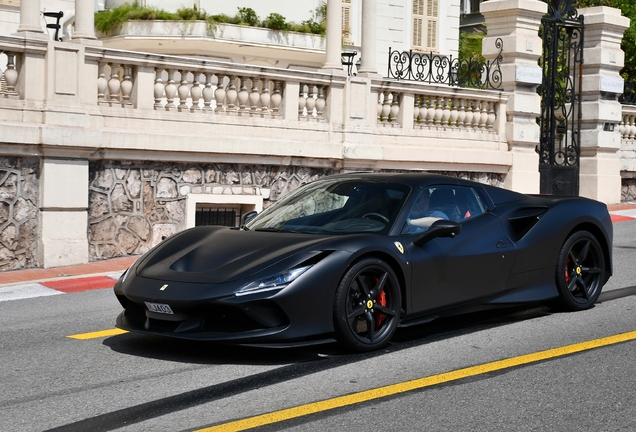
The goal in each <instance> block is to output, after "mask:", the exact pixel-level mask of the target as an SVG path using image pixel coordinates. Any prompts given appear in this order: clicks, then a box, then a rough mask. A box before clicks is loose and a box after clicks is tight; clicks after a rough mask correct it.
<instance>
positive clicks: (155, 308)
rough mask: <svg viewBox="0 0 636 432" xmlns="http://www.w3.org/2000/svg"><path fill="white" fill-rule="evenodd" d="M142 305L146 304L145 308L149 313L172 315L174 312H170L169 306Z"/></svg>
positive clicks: (156, 304) (160, 304) (158, 304)
mask: <svg viewBox="0 0 636 432" xmlns="http://www.w3.org/2000/svg"><path fill="white" fill-rule="evenodd" d="M144 303H146V307H147V308H148V310H149V311H150V312H157V313H162V314H170V315H174V312H172V309H170V306H169V305H167V304H162V303H149V302H144Z"/></svg>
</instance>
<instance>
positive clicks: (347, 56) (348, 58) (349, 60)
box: [340, 51, 358, 76]
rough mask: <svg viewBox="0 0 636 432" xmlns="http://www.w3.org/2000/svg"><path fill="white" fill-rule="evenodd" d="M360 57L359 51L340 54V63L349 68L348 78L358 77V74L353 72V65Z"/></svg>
mask: <svg viewBox="0 0 636 432" xmlns="http://www.w3.org/2000/svg"><path fill="white" fill-rule="evenodd" d="M357 55H358V52H357V51H352V52H351V51H345V52H342V53H340V61H341V63H342V65H343V66H347V75H348V76H356V75H357V73H356V72H353V65H354V60H355V58H356V56H357Z"/></svg>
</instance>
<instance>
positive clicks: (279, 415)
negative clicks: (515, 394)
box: [196, 331, 636, 432]
mask: <svg viewBox="0 0 636 432" xmlns="http://www.w3.org/2000/svg"><path fill="white" fill-rule="evenodd" d="M634 339H636V331H632V332H628V333H622V334H617V335H614V336H608V337H604V338H600V339H594V340H591V341H587V342H581V343H576V344H572V345H566V346H563V347H559V348H553V349H549V350H545V351H539V352H536V353H531V354H525V355H521V356H518V357H512V358H509V359H505V360H498V361H494V362H490V363H484V364H481V365H477V366H472V367H467V368H463V369H458V370H455V371H451V372H446V373H442V374H439V375H433V376H429V377H425V378H419V379H415V380H412V381H405V382H402V383H398V384H393V385H388V386H385V387H379V388H376V389H371V390H366V391H362V392H359V393H353V394H350V395H346V396H340V397H336V398H333V399H327V400H323V401H320V402H314V403H309V404H306V405H300V406H297V407H293V408H288V409H284V410H280V411H274V412H271V413H267V414H262V415H258V416H254V417H249V418H246V419H242V420H237V421H233V422H229V423H224V424H220V425H217V426H212V427H209V428H204V429H199V430H197V431H196V432H218V431H222V432H229V431H242V430H246V429H251V428H255V427H259V426H265V425H269V424H273V423H278V422H282V421H285V420H289V419H293V418H297V417H302V416H306V415H310V414H316V413H319V412H322V411H328V410H332V409H335V408H341V407H344V406H348V405H354V404H358V403H361V402H366V401H369V400H373V399H380V398H384V397H387V396H393V395H396V394H400V393H405V392H408V391H412V390H418V389H422V388H424V387H430V386H434V385H437V384H442V383H446V382H450V381H456V380H460V379H463V378H468V377H472V376H475V375H481V374H485V373H489V372H494V371H498V370H502V369H508V368H512V367H515V366H521V365H525V364H529V363H535V362H538V361H542V360H547V359H551V358H555V357H562V356H565V355H568V354H574V353H577V352H581V351H587V350H591V349H594V348H599V347H603V346H607V345H613V344H617V343H620V342H626V341H630V340H634Z"/></svg>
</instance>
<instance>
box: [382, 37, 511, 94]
mask: <svg viewBox="0 0 636 432" xmlns="http://www.w3.org/2000/svg"><path fill="white" fill-rule="evenodd" d="M495 47H496V48H497V49H498V50H499V53H498V55H497V57H496V58H495V59H494V60H492V61H490V60H488V61H486V62H479V61H476V60H472V59H471V60H461V59H459V58H453V56H443V55H440V54H434V53H420V52H413V50H409V51H402V52H400V51H397V50H391V48H389V67H388V75H387V78H394V79H397V80H406V81H420V82H425V83H428V84H438V85H448V86H451V87H462V88H475V89H484V90H485V89H492V90H501V84H502V79H501V78H502V77H501V61H502V59H503V57H502V55H501V53H502V52H503V41H502V40H501V39H500V38H497V40H496V41H495Z"/></svg>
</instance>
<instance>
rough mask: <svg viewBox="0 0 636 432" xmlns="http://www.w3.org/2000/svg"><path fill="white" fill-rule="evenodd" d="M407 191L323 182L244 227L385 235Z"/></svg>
mask: <svg viewBox="0 0 636 432" xmlns="http://www.w3.org/2000/svg"><path fill="white" fill-rule="evenodd" d="M409 191H410V188H409V187H408V186H406V185H404V184H399V183H393V182H381V181H372V180H363V179H354V180H352V179H324V180H319V181H316V182H314V183H310V184H308V185H305V186H303V187H301V188H299V189H297V190H296V191H294V192H293V193H291V194H290V195H288V196H286V197H284V198H283V199H281V200H280V201H278V202H277V203H276V204H274V205H272V206H271V207H269V208H267V209H266V210H265V211H264V212H263V213H261V214H260V215H258V216H257V217H256V218H254V219H253V220H252V221H251V222H250V223H248V224H247V227H246V228H247V229H250V230H256V231H260V230H263V231H293V232H302V233H315V234H351V233H361V232H374V233H381V234H387V233H388V232H389V230H390V229H391V226H393V223H394V222H395V218H396V217H397V215H398V213H399V212H400V210H401V209H402V206H403V204H404V201H405V199H406V197H407V196H408V193H409Z"/></svg>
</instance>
